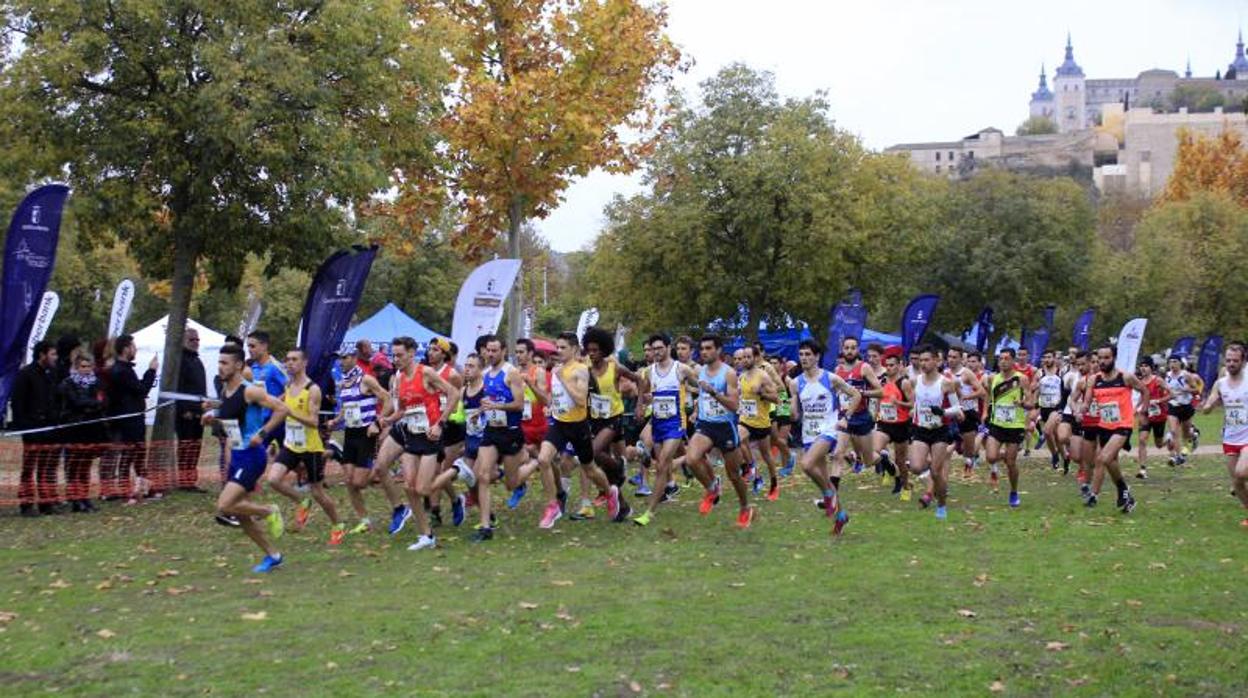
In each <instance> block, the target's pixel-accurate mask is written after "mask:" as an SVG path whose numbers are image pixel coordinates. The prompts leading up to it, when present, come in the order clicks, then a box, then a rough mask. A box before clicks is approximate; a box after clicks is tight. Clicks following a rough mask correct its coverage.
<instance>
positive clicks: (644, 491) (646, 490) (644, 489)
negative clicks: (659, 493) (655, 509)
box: [633, 482, 654, 497]
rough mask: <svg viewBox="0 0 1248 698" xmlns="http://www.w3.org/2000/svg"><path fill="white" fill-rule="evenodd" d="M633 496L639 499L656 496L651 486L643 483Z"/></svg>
mask: <svg viewBox="0 0 1248 698" xmlns="http://www.w3.org/2000/svg"><path fill="white" fill-rule="evenodd" d="M633 494H634V495H635V496H638V497H649V496H650V495H652V494H654V490H652V489H650V486H649V485H647V484H646V483H644V482H643V483H641V484H640V485H638V486H637V491H636V492H634V493H633Z"/></svg>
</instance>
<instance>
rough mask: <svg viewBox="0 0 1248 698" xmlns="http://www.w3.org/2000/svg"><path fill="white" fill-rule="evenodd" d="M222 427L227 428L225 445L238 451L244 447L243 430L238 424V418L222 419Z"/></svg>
mask: <svg viewBox="0 0 1248 698" xmlns="http://www.w3.org/2000/svg"><path fill="white" fill-rule="evenodd" d="M221 428H222V429H224V430H225V445H226V447H228V448H229V449H230V450H231V451H237V450H239V449H241V448H242V447H243V430H242V428H240V427H239V426H238V420H237V419H223V420H221Z"/></svg>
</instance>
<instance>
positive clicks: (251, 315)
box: [238, 291, 302, 342]
mask: <svg viewBox="0 0 1248 698" xmlns="http://www.w3.org/2000/svg"><path fill="white" fill-rule="evenodd" d="M262 312H264V304H263V303H261V302H260V299H259V298H256V293H255V291H248V292H247V314H246V315H244V316H243V319H242V321H240V322H239V323H238V336H239V337H240V338H241V339H242V340H243V341H244V342H246V341H247V335H249V334H251V333H252V331H253V330H255V329H256V325H259V324H260V313H262ZM301 329H302V328H301Z"/></svg>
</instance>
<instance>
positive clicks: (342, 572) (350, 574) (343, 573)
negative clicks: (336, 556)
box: [338, 570, 355, 577]
mask: <svg viewBox="0 0 1248 698" xmlns="http://www.w3.org/2000/svg"><path fill="white" fill-rule="evenodd" d="M338 576H339V577H354V576H355V573H354V572H348V571H346V570H339V571H338Z"/></svg>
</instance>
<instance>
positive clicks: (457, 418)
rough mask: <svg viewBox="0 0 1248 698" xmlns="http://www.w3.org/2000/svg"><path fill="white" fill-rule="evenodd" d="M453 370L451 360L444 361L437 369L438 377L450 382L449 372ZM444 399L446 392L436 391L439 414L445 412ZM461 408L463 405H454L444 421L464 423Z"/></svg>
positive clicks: (445, 398)
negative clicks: (452, 410) (453, 408)
mask: <svg viewBox="0 0 1248 698" xmlns="http://www.w3.org/2000/svg"><path fill="white" fill-rule="evenodd" d="M454 371H455V367H454V366H451V362H449V361H448V362H446V363H444V364H442V368H439V369H438V377H439V378H441V379H442V380H444V381H446V382H447V383H450V382H451V373H453V372H454ZM446 400H447V395H446V393H438V408H439V409H438V413H439V414H445V413H446ZM462 408H463V405H456V406H455V411H454V412H453V413H451V414H450V415H448V416H447V418H446V421H448V422H458V423H460V424H463V423H464V420H463V409H462Z"/></svg>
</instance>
